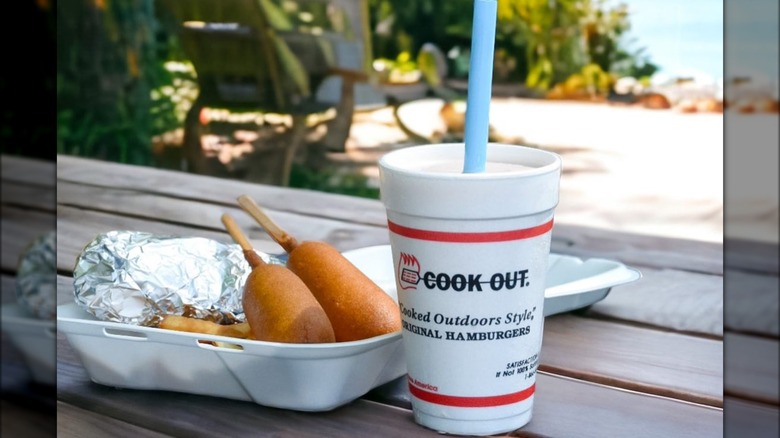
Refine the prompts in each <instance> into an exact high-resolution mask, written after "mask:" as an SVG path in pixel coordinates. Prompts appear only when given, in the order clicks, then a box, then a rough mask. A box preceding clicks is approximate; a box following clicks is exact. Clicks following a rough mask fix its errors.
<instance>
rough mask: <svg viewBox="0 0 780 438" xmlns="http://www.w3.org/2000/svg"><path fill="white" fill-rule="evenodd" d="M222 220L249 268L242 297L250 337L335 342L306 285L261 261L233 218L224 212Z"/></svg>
mask: <svg viewBox="0 0 780 438" xmlns="http://www.w3.org/2000/svg"><path fill="white" fill-rule="evenodd" d="M222 222H223V224H224V225H225V227H226V228H227V230H228V232H229V233H230V235H231V236H232V237H233V239H234V240H235V241H236V242H237V243H238V244H239V245H240V246H241V248H242V249H243V251H244V257H245V258H246V260H247V262H249V265H250V266H251V267H252V272H250V273H249V276H248V277H247V280H246V283H245V284H244V294H243V297H242V303H243V307H244V315H245V316H246V320H247V322H248V323H249V328H250V330H251V337H252V339H255V340H260V341H271V342H287V343H323V342H335V340H336V338H335V335H334V333H333V327H332V325H331V322H330V320H329V319H328V316H327V314H326V313H325V311H324V310H323V308H322V306H321V305H320V304H319V302H318V301H317V300H316V299H315V298H314V295H312V293H311V292H310V291H309V289H308V288H307V287H306V284H304V283H303V281H301V279H300V278H298V277H297V276H296V275H295V274H294V273H293V272H292V271H290V270H289V269H287V268H285V267H284V266H280V265H270V264H267V263H265V262H263V260H262V259H261V258H260V257H259V256H258V255H257V253H255V251H254V250H253V249H252V247H251V245H250V244H249V241H248V240H247V239H246V237H245V236H244V235H243V234H242V233H241V232H240V230H239V229H238V226H237V225H236V224H235V222H234V221H233V218H232V217H230V216H228V215H227V214H225V215H223V216H222Z"/></svg>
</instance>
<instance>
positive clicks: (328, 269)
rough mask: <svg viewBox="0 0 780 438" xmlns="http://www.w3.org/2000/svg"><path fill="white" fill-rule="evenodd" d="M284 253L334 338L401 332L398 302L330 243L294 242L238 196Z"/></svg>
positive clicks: (355, 337)
mask: <svg viewBox="0 0 780 438" xmlns="http://www.w3.org/2000/svg"><path fill="white" fill-rule="evenodd" d="M238 202H239V204H240V205H241V207H242V208H243V209H244V210H245V211H246V212H247V213H249V214H250V215H251V216H252V217H253V218H254V219H255V220H256V221H258V223H260V225H261V226H263V228H264V229H265V230H266V232H268V234H269V235H270V236H271V237H272V238H273V239H274V240H275V241H276V242H277V243H279V244H280V245H281V246H282V248H284V250H285V251H287V253H288V255H289V257H288V261H287V267H288V268H290V270H291V271H292V272H294V273H295V274H296V275H298V277H300V279H301V280H303V282H304V283H305V284H306V285H307V286H308V287H309V289H310V290H311V292H312V294H314V296H315V297H316V298H317V301H319V303H320V304H321V305H322V308H323V309H324V310H325V313H327V315H328V318H330V322H331V324H332V325H333V331H334V333H335V335H336V341H338V342H344V341H355V340H360V339H367V338H370V337H374V336H379V335H383V334H387V333H393V332H396V331H400V330H401V314H400V311H399V309H398V305H397V304H396V303H395V301H393V299H392V298H390V296H389V295H387V294H386V293H385V292H384V291H383V290H382V289H381V288H380V287H379V286H377V285H376V283H374V282H373V281H372V280H371V279H370V278H368V277H367V276H366V275H365V274H364V273H363V272H361V271H360V270H359V269H357V268H356V267H355V265H353V264H352V263H351V262H350V261H349V260H347V259H346V258H345V257H344V256H343V255H341V253H340V252H339V251H338V250H336V249H335V248H334V247H333V246H331V245H329V244H327V243H325V242H318V241H304V242H302V243H298V241H297V240H296V239H295V238H294V237H292V236H290V235H289V234H288V233H287V232H285V231H284V230H283V229H281V228H280V227H279V226H278V225H276V224H275V223H273V221H271V219H270V218H268V216H267V215H265V213H264V212H263V211H262V210H261V209H260V207H259V206H258V205H257V204H256V203H255V202H254V201H253V200H252V199H251V198H249V197H248V196H246V195H243V196H240V197H239V198H238Z"/></svg>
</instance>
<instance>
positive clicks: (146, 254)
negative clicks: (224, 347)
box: [73, 231, 284, 326]
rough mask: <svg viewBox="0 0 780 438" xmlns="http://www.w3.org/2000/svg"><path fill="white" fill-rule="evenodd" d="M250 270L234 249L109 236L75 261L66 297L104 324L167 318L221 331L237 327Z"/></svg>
mask: <svg viewBox="0 0 780 438" xmlns="http://www.w3.org/2000/svg"><path fill="white" fill-rule="evenodd" d="M258 255H260V257H261V258H262V259H263V260H264V261H265V262H267V263H277V264H284V261H283V260H282V259H280V258H278V257H274V256H271V255H269V254H264V253H261V252H258ZM250 271H251V268H250V267H249V263H247V261H246V260H245V259H244V255H243V252H242V250H241V248H240V247H239V246H238V245H236V244H224V243H221V242H217V241H215V240H211V239H206V238H202V237H177V236H162V235H155V234H151V233H146V232H140V231H110V232H108V233H104V234H100V235H98V236H97V237H96V238H95V239H94V240H93V241H92V242H90V243H89V244H88V245H87V246H86V247H85V248H84V250H83V251H82V253H81V254H80V255H79V257H78V259H77V261H76V267H75V269H74V271H73V284H74V294H75V299H76V303H78V304H79V306H81V307H82V308H83V309H84V310H86V311H87V312H88V313H90V314H92V315H94V316H95V317H96V318H98V319H101V320H104V321H113V322H121V323H125V324H134V325H144V326H157V325H158V324H159V322H160V320H161V319H162V317H163V316H164V315H168V314H175V315H186V316H191V317H195V318H200V319H205V320H210V321H214V322H217V323H222V324H229V323H235V322H242V321H244V311H243V306H242V304H241V297H242V293H243V290H244V283H245V281H246V278H247V275H249V272H250Z"/></svg>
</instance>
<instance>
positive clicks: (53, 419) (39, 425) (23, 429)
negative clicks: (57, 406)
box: [0, 399, 57, 438]
mask: <svg viewBox="0 0 780 438" xmlns="http://www.w3.org/2000/svg"><path fill="white" fill-rule="evenodd" d="M1 409H2V412H3V421H0V436H4V437H25V438H45V437H54V436H56V433H57V431H56V423H57V415H56V413H55V412H54V410H53V409H52V410H50V411H41V410H37V409H32V408H30V407H29V406H20V405H18V404H15V403H13V402H10V401H7V400H5V399H3V400H2V408H1Z"/></svg>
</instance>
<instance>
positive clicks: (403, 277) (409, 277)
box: [398, 252, 420, 290]
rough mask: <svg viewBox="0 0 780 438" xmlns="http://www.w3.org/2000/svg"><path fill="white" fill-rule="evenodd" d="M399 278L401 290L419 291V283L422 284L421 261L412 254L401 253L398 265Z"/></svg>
mask: <svg viewBox="0 0 780 438" xmlns="http://www.w3.org/2000/svg"><path fill="white" fill-rule="evenodd" d="M398 278H399V279H400V283H401V289H403V290H409V289H417V283H419V282H420V261H419V260H417V257H415V256H414V255H412V254H407V253H405V252H402V253H401V256H400V261H399V263H398Z"/></svg>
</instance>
